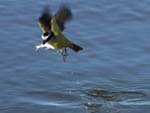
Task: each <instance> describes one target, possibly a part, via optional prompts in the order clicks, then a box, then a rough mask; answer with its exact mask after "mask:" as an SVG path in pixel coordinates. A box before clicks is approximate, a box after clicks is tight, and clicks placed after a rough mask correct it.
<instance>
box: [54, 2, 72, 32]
mask: <svg viewBox="0 0 150 113" xmlns="http://www.w3.org/2000/svg"><path fill="white" fill-rule="evenodd" d="M55 16H56V18H57V23H58V26H59V27H60V29H61V30H62V31H63V30H64V29H65V23H66V22H68V21H70V20H71V19H72V12H71V9H70V8H69V7H68V6H67V5H64V4H62V5H61V6H60V8H59V10H58V11H57V13H56V15H55Z"/></svg>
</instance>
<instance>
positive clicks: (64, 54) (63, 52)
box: [62, 47, 67, 62]
mask: <svg viewBox="0 0 150 113" xmlns="http://www.w3.org/2000/svg"><path fill="white" fill-rule="evenodd" d="M62 56H63V61H64V62H65V61H66V58H67V48H66V47H64V49H63V51H62Z"/></svg>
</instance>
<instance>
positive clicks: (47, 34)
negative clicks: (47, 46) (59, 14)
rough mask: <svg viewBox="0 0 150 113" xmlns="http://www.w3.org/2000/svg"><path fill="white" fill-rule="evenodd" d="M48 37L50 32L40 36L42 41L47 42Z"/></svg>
mask: <svg viewBox="0 0 150 113" xmlns="http://www.w3.org/2000/svg"><path fill="white" fill-rule="evenodd" d="M49 36H50V32H45V33H43V34H42V39H43V40H47V39H48V37H49Z"/></svg>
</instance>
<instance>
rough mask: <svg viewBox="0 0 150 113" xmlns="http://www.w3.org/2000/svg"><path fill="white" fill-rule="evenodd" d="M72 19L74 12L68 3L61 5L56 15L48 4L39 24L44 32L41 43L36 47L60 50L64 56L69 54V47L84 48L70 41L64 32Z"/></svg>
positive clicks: (74, 49) (73, 48)
mask: <svg viewBox="0 0 150 113" xmlns="http://www.w3.org/2000/svg"><path fill="white" fill-rule="evenodd" d="M71 19H72V12H71V9H70V7H68V6H67V5H64V4H63V5H61V6H60V8H59V10H58V11H57V12H56V14H55V15H53V16H52V14H51V13H50V11H49V8H48V6H46V7H45V8H44V10H43V12H42V15H41V16H40V17H39V20H38V24H39V26H40V28H41V30H42V32H43V34H42V40H43V43H42V44H41V45H38V46H36V49H37V50H38V49H39V48H46V49H53V50H58V51H59V52H60V53H61V54H62V56H63V57H64V58H66V56H67V48H70V49H72V50H73V51H75V52H78V51H80V50H83V48H82V47H80V46H79V45H77V44H75V43H73V42H72V41H70V40H69V39H68V38H67V37H66V36H65V35H64V34H63V33H62V32H63V31H64V30H65V29H66V27H65V24H66V23H67V22H69V21H70V20H71Z"/></svg>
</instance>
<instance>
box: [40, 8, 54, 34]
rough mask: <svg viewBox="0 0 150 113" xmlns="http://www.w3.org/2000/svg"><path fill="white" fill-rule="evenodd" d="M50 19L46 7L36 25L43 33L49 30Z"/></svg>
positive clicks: (50, 16)
mask: <svg viewBox="0 0 150 113" xmlns="http://www.w3.org/2000/svg"><path fill="white" fill-rule="evenodd" d="M51 18H52V15H51V13H50V11H49V9H48V7H47V6H46V7H45V8H44V10H43V12H42V14H41V16H40V17H39V20H38V24H39V26H40V28H41V30H42V31H43V33H45V32H48V31H50V30H51Z"/></svg>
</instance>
